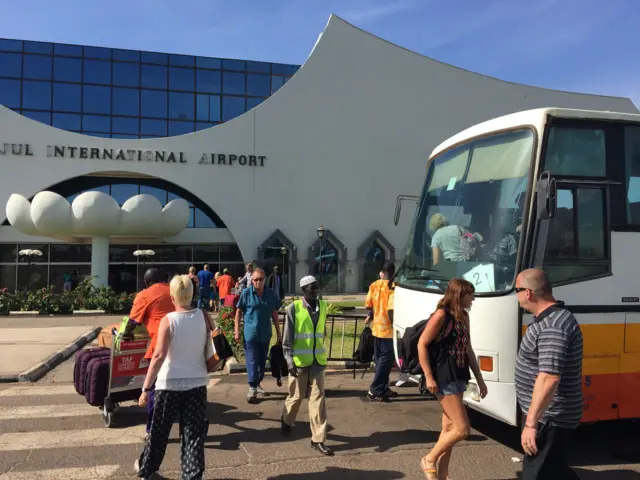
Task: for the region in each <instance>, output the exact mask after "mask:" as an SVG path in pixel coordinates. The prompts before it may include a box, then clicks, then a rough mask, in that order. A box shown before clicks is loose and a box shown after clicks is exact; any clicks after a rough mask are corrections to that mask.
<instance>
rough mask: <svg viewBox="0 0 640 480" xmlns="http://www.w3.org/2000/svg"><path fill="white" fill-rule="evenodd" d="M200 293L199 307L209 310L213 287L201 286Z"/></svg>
mask: <svg viewBox="0 0 640 480" xmlns="http://www.w3.org/2000/svg"><path fill="white" fill-rule="evenodd" d="M198 294H199V298H198V308H201V309H203V310H207V311H208V310H209V297H210V296H211V289H210V288H203V287H200V288H199V289H198Z"/></svg>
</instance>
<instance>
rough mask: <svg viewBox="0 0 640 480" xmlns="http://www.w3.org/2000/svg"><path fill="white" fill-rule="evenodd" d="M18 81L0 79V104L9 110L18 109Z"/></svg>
mask: <svg viewBox="0 0 640 480" xmlns="http://www.w3.org/2000/svg"><path fill="white" fill-rule="evenodd" d="M20 90H21V88H20V80H10V79H6V78H0V103H1V104H2V105H4V106H5V107H9V108H20Z"/></svg>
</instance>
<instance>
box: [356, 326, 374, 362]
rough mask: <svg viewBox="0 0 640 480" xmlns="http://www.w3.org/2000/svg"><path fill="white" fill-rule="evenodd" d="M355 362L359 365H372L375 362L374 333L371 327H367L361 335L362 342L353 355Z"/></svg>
mask: <svg viewBox="0 0 640 480" xmlns="http://www.w3.org/2000/svg"><path fill="white" fill-rule="evenodd" d="M353 360H354V361H355V362H358V363H371V362H372V361H373V332H372V331H371V329H370V328H369V327H365V328H364V330H363V331H362V333H361V334H360V341H359V342H358V348H357V349H356V351H355V353H354V354H353Z"/></svg>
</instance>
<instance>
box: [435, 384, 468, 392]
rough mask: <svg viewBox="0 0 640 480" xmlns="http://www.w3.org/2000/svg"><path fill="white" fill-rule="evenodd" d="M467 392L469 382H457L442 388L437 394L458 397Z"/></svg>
mask: <svg viewBox="0 0 640 480" xmlns="http://www.w3.org/2000/svg"><path fill="white" fill-rule="evenodd" d="M466 390H467V382H465V381H464V380H457V381H455V382H451V383H447V384H445V385H442V386H440V388H438V391H437V392H436V393H437V394H438V395H457V394H459V393H464V392H465V391H466Z"/></svg>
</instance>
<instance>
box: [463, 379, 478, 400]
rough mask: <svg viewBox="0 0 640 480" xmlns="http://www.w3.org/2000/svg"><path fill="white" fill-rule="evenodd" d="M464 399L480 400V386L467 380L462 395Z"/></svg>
mask: <svg viewBox="0 0 640 480" xmlns="http://www.w3.org/2000/svg"><path fill="white" fill-rule="evenodd" d="M462 396H463V398H465V399H466V400H473V401H474V402H479V401H480V388H478V385H476V384H475V383H472V382H469V383H468V384H467V389H466V390H465V392H464V394H463V395H462Z"/></svg>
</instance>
